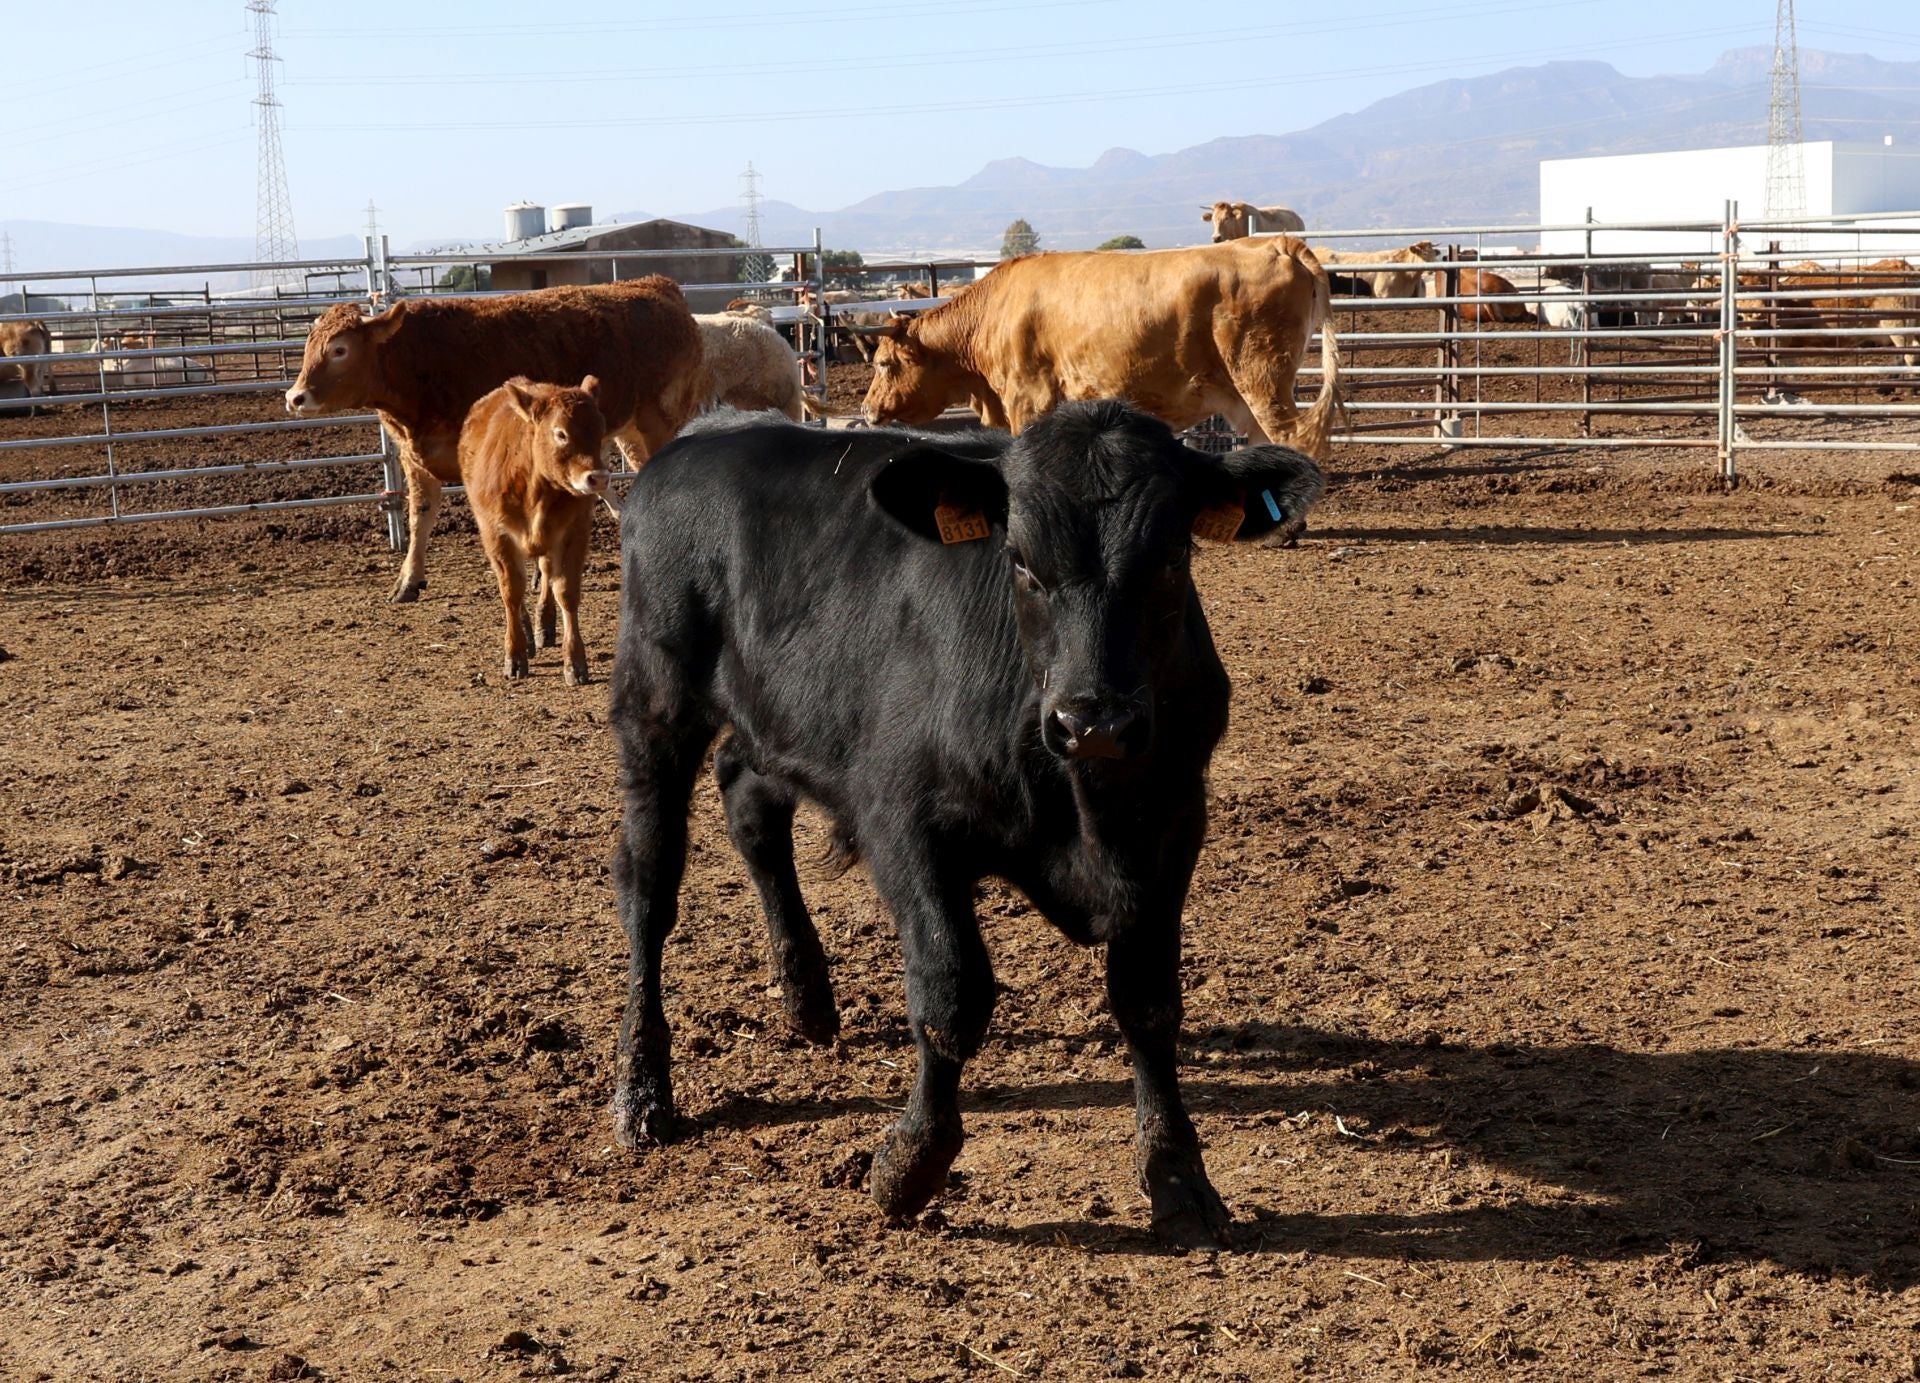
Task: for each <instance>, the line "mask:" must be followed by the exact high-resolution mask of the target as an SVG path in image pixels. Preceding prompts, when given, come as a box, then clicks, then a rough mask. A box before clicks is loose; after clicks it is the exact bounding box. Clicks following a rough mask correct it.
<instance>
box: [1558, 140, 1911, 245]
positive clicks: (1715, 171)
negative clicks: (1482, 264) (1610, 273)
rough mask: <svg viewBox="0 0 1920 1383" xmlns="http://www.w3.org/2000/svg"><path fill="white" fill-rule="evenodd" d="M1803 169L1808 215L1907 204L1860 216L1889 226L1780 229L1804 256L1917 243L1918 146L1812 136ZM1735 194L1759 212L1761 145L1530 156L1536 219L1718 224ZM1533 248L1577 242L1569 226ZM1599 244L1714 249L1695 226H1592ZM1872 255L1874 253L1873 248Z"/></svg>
mask: <svg viewBox="0 0 1920 1383" xmlns="http://www.w3.org/2000/svg"><path fill="white" fill-rule="evenodd" d="M1799 147H1800V157H1801V162H1802V164H1803V166H1804V168H1805V174H1806V183H1805V187H1806V206H1805V208H1804V211H1805V214H1806V215H1807V216H1808V217H1809V218H1813V217H1821V218H1824V217H1841V218H1845V217H1849V216H1865V215H1868V214H1870V213H1884V212H1909V213H1911V215H1910V216H1901V217H1896V218H1894V219H1893V220H1892V222H1891V223H1889V222H1888V221H1887V220H1884V219H1878V220H1875V221H1873V222H1868V223H1864V224H1871V225H1878V226H1888V225H1889V224H1891V225H1892V226H1894V227H1897V228H1898V229H1896V230H1894V231H1893V232H1892V233H1890V234H1885V235H1882V234H1873V235H1864V234H1860V233H1858V232H1848V231H1838V232H1831V233H1829V232H1822V233H1820V234H1819V235H1795V236H1787V237H1784V238H1783V239H1784V241H1785V243H1787V244H1790V245H1791V247H1792V248H1795V249H1800V250H1805V251H1806V252H1807V253H1808V254H1809V255H1810V256H1818V255H1819V254H1820V253H1821V252H1822V251H1831V252H1838V251H1842V250H1851V249H1854V248H1856V247H1859V248H1863V249H1867V250H1872V251H1876V252H1880V251H1884V254H1885V255H1912V254H1914V253H1915V252H1917V251H1920V145H1896V144H1894V143H1893V141H1892V139H1891V138H1890V137H1889V138H1888V139H1886V140H1885V141H1882V142H1878V143H1871V144H1868V143H1839V142H1836V141H1833V140H1820V141H1815V142H1811V143H1806V144H1802V145H1800V146H1799ZM1729 200H1732V201H1735V202H1738V203H1739V215H1740V219H1741V220H1743V221H1758V220H1760V219H1761V218H1763V217H1764V216H1765V215H1766V214H1767V146H1766V145H1764V144H1751V145H1746V146H1743V147H1736V148H1729V149H1684V150H1681V151H1679V152H1676V153H1669V154H1620V155H1616V156H1612V157H1607V158H1557V159H1545V160H1543V161H1542V162H1541V164H1540V224H1541V225H1543V226H1556V225H1562V226H1563V225H1568V224H1579V223H1582V222H1584V221H1585V220H1586V219H1587V213H1588V211H1589V210H1591V211H1592V213H1593V219H1594V220H1595V221H1598V222H1612V223H1615V224H1618V223H1621V222H1644V221H1655V222H1668V223H1672V222H1701V221H1705V222H1711V223H1713V224H1715V225H1718V224H1719V222H1720V219H1721V217H1722V215H1723V214H1724V212H1725V208H1726V203H1727V202H1728V201H1729ZM1763 238H1771V237H1769V236H1768V233H1767V232H1766V231H1764V230H1754V231H1752V232H1750V233H1748V235H1747V237H1746V248H1748V249H1758V248H1762V246H1760V245H1758V244H1756V243H1755V241H1756V240H1760V239H1763ZM1540 241H1541V248H1542V249H1544V250H1547V251H1550V252H1558V253H1567V252H1577V251H1579V250H1580V249H1581V248H1582V247H1583V246H1584V244H1585V233H1584V232H1582V231H1578V230H1562V231H1543V232H1542V233H1541V236H1540ZM1593 248H1594V250H1595V251H1597V252H1600V253H1616V254H1648V255H1674V256H1677V257H1682V258H1696V257H1698V256H1700V255H1704V254H1708V253H1712V252H1714V251H1716V250H1717V248H1718V237H1717V236H1709V235H1703V234H1701V233H1698V232H1676V231H1611V232H1601V233H1596V234H1595V235H1594V238H1593ZM1876 257H1881V256H1879V255H1878V254H1876Z"/></svg>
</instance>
